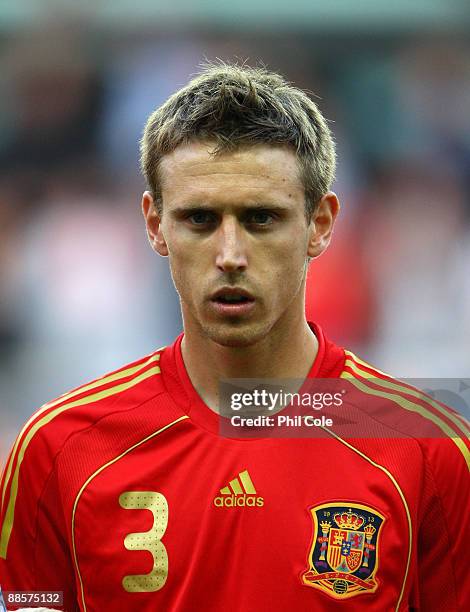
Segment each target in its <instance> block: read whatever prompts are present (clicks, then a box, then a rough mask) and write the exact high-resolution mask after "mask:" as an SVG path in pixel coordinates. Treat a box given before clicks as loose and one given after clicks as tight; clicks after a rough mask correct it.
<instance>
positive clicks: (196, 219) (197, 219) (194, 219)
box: [188, 210, 214, 225]
mask: <svg viewBox="0 0 470 612" xmlns="http://www.w3.org/2000/svg"><path fill="white" fill-rule="evenodd" d="M188 220H189V221H190V222H191V223H192V224H193V225H207V224H209V223H213V221H214V215H213V214H212V213H209V212H205V211H203V210H200V211H198V212H195V213H192V214H191V215H189V216H188Z"/></svg>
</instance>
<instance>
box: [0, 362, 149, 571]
mask: <svg viewBox="0 0 470 612" xmlns="http://www.w3.org/2000/svg"><path fill="white" fill-rule="evenodd" d="M159 373H160V368H159V367H158V366H155V367H153V368H150V369H149V370H147V371H146V372H143V373H142V374H140V375H139V376H136V377H135V378H132V379H131V380H129V381H127V382H125V383H122V384H120V385H115V386H114V387H110V388H109V389H104V390H103V391H99V392H97V393H94V394H92V395H88V396H86V397H83V398H82V399H79V400H76V401H74V402H70V403H67V404H65V405H64V406H60V407H59V408H56V409H55V410H53V411H51V412H49V413H48V414H47V415H46V416H44V417H43V418H42V419H40V420H38V421H36V423H35V424H34V425H33V426H32V427H31V429H30V430H29V432H28V434H27V435H26V437H25V439H24V442H23V444H22V445H21V448H20V450H19V452H18V461H17V464H16V468H15V471H14V473H13V478H12V484H11V491H10V497H9V500H8V506H7V510H6V513H5V519H4V521H3V526H2V531H1V534H0V557H2V558H3V559H6V555H7V549H8V543H9V541H10V536H11V531H12V529H13V520H14V514H15V504H16V498H17V495H18V479H19V472H20V467H21V464H22V462H23V458H24V455H25V452H26V449H27V448H28V445H29V443H30V442H31V440H32V438H33V437H34V435H35V434H36V433H37V431H38V430H39V429H41V427H43V426H44V425H47V424H48V423H49V422H50V421H52V420H53V419H54V418H55V417H56V416H58V415H59V414H61V413H62V412H65V411H66V410H69V409H70V408H75V407H76V406H84V405H86V404H91V403H93V402H97V401H100V400H102V399H106V398H108V397H111V396H112V395H116V394H117V393H121V392H122V391H126V390H127V389H130V388H131V387H134V386H135V385H138V384H139V383H141V382H142V381H144V380H145V379H146V378H150V376H154V375H155V374H159Z"/></svg>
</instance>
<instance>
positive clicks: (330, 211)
mask: <svg viewBox="0 0 470 612" xmlns="http://www.w3.org/2000/svg"><path fill="white" fill-rule="evenodd" d="M339 209H340V205H339V200H338V197H337V195H336V194H335V193H333V192H332V191H328V192H327V193H326V194H325V195H324V196H323V197H322V198H321V200H319V202H318V203H317V205H316V207H315V211H314V212H313V213H312V218H311V220H310V227H309V231H310V237H309V241H308V250H307V255H308V257H311V258H313V257H318V256H319V255H321V254H322V253H323V251H324V250H325V249H326V247H327V246H328V245H329V244H330V240H331V234H332V233H333V227H334V224H335V220H336V217H337V215H338V213H339Z"/></svg>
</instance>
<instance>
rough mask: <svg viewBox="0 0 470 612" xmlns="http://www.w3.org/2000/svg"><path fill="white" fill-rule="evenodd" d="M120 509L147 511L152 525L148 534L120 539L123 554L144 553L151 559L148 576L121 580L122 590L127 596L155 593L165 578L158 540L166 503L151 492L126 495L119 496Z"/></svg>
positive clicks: (164, 554) (165, 566)
mask: <svg viewBox="0 0 470 612" xmlns="http://www.w3.org/2000/svg"><path fill="white" fill-rule="evenodd" d="M119 503H120V505H121V508H125V509H126V510H143V509H145V510H150V512H151V513H152V514H153V525H152V528H151V529H149V530H148V531H143V532H141V533H128V534H127V536H126V537H125V538H124V546H125V547H126V548H127V550H148V551H149V552H150V553H151V555H152V557H153V568H152V571H151V572H150V573H149V574H132V575H130V576H124V578H123V579H122V586H123V587H124V588H125V590H126V591H127V592H128V593H149V592H152V591H158V590H159V589H161V588H162V586H163V585H164V584H165V582H166V579H167V576H168V554H167V552H166V548H165V546H164V544H163V543H162V541H161V539H162V537H163V535H164V534H165V530H166V527H167V525H168V503H167V501H166V499H165V497H164V496H163V495H162V494H161V493H156V492H155V491H126V492H124V493H122V494H121V495H120V496H119Z"/></svg>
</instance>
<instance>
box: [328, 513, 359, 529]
mask: <svg viewBox="0 0 470 612" xmlns="http://www.w3.org/2000/svg"><path fill="white" fill-rule="evenodd" d="M333 518H334V520H335V523H336V524H337V525H338V527H340V528H342V529H354V530H356V529H359V528H360V527H362V525H364V523H365V521H366V519H365V518H364V517H363V516H359V515H358V514H356V513H355V512H353V511H352V510H351V509H349V510H348V512H342V513H341V514H340V513H339V512H338V514H335V515H334V517H333Z"/></svg>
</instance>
